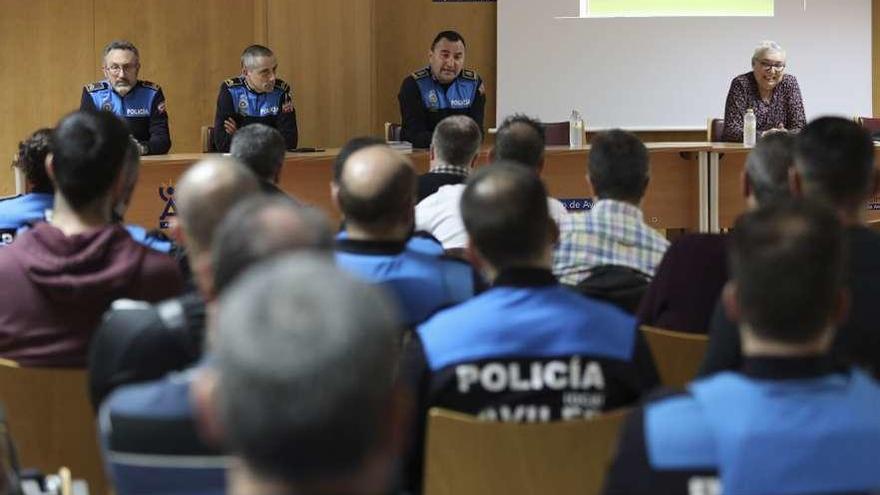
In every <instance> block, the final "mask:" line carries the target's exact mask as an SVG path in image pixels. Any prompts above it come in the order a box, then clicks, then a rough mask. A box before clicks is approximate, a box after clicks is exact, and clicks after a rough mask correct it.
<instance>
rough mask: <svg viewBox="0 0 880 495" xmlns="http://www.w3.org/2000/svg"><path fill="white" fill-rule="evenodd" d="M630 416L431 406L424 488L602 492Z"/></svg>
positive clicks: (428, 491)
mask: <svg viewBox="0 0 880 495" xmlns="http://www.w3.org/2000/svg"><path fill="white" fill-rule="evenodd" d="M624 417H625V412H624V411H619V412H613V413H609V414H606V415H602V416H599V417H596V418H594V419H589V420H578V421H560V422H554V423H533V424H517V423H503V422H489V421H480V420H478V419H477V418H475V417H473V416H468V415H466V414H460V413H456V412H452V411H447V410H443V409H431V410H430V411H429V412H428V429H427V440H426V446H425V477H424V493H425V495H447V494H448V495H453V494H454V495H468V494H486V493H503V494H505V495H517V494H545V493H580V494H586V495H589V494H595V493H599V491H600V490H601V487H602V483H603V481H604V479H605V471H606V470H607V468H608V465H609V463H610V462H611V458H612V456H613V455H614V450H615V447H616V445H617V434H618V431H619V429H620V426H621V424H622V422H623V418H624Z"/></svg>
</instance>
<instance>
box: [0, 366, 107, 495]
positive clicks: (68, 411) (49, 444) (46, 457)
mask: <svg viewBox="0 0 880 495" xmlns="http://www.w3.org/2000/svg"><path fill="white" fill-rule="evenodd" d="M0 401H2V402H3V404H4V405H5V407H6V412H7V419H8V423H9V432H10V433H11V435H12V438H13V439H15V444H16V447H17V449H18V456H19V461H20V462H19V463H20V465H21V466H22V468H36V469H39V470H41V471H42V472H44V473H53V472H56V471H57V470H58V468H59V467H61V466H67V467H68V468H70V470H71V471H72V473H73V476H74V477H75V478H83V479H85V480H86V481H87V482H88V484H89V492H90V493H95V494H104V493H107V481H106V478H105V475H104V468H103V466H102V464H101V455H100V450H99V448H98V437H97V432H96V428H95V417H94V415H93V412H92V406H91V405H90V404H89V396H88V380H87V375H86V371H85V370H80V369H56V368H19V367H17V366H15V365H14V363H12V364H11V363H9V362H8V361H7V362H0Z"/></svg>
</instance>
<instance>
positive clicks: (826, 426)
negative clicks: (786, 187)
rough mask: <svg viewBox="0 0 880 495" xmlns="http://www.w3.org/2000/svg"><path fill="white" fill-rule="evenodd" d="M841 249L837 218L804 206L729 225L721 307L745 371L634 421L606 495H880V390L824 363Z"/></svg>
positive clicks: (840, 310) (643, 411)
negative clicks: (736, 336)
mask: <svg viewBox="0 0 880 495" xmlns="http://www.w3.org/2000/svg"><path fill="white" fill-rule="evenodd" d="M844 238H845V234H844V229H843V228H842V227H841V225H840V222H839V220H838V218H836V216H835V214H834V212H833V211H831V210H830V209H827V208H825V207H823V206H821V205H819V204H817V203H807V202H805V200H796V201H790V202H785V203H781V202H780V203H774V204H772V205H770V206H767V207H764V208H762V209H759V210H757V211H753V212H749V213H746V214H745V215H743V216H742V217H741V218H740V219H739V220H738V221H737V223H736V227H735V228H734V229H733V233H732V236H731V242H730V268H731V276H732V281H731V282H729V283H728V284H727V286H726V287H725V289H724V292H723V295H722V301H723V303H724V307H725V309H726V310H727V312H728V313H729V314H730V316H731V317H732V318H733V319H735V320H737V321H738V322H739V333H740V335H741V337H742V342H743V354H744V355H745V360H744V362H743V365H742V367H741V368H740V369H739V370H737V371H725V372H722V373H718V374H716V375H714V376H711V377H709V378H705V379H702V380H698V381H696V382H694V383H692V384H691V385H690V386H689V387H688V390H687V391H686V392H684V393H681V394H678V395H672V396H667V397H665V398H662V399H659V400H656V401H654V402H652V403H649V404H648V405H647V406H645V407H644V408H640V409H638V410H636V411H635V412H634V413H632V414H631V415H630V417H629V419H628V422H627V424H626V426H625V427H624V431H623V434H622V437H621V444H620V448H619V451H618V456H617V459H616V461H615V462H614V464H613V466H612V468H611V471H610V473H609V477H608V479H607V483H606V488H605V492H606V493H608V494H612V493H613V494H617V493H620V494H624V493H625V494H634V495H637V494H648V493H650V494H654V493H667V494H673V493H680V494H688V493H691V494H693V493H707V494H708V493H725V494H745V493H754V494H757V493H791V494H805V493H868V492H870V493H874V492H875V491H876V490H877V489H878V488H880V471H878V470H877V461H876V460H877V458H878V455H880V384H878V383H877V382H876V381H874V380H873V379H872V378H871V377H870V376H869V375H868V374H867V373H865V372H864V371H862V370H859V369H856V368H846V367H835V365H834V364H833V361H832V359H831V358H830V356H829V354H828V350H829V348H830V345H831V342H832V340H833V336H834V328H835V327H836V326H837V325H838V324H839V323H841V322H842V321H843V320H844V317H845V314H846V308H847V306H848V293H847V291H846V290H845V289H844V288H843V286H844V273H845V272H844V266H845V262H844V252H845V250H846V249H845V243H844ZM718 477H720V480H719V479H718ZM719 485H720V486H719ZM719 488H720V491H719Z"/></svg>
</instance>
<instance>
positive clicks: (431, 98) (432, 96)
mask: <svg viewBox="0 0 880 495" xmlns="http://www.w3.org/2000/svg"><path fill="white" fill-rule="evenodd" d="M428 103H430V104H431V108H437V107H438V106H439V103H440V99H439V98H437V92H436V91H434V90H433V89H432V90H431V92H430V93H428Z"/></svg>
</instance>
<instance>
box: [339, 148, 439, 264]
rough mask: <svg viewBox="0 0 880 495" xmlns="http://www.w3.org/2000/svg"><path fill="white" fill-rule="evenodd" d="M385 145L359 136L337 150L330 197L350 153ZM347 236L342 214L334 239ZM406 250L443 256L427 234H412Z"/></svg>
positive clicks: (417, 232)
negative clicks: (340, 223)
mask: <svg viewBox="0 0 880 495" xmlns="http://www.w3.org/2000/svg"><path fill="white" fill-rule="evenodd" d="M386 145H387V143H386V142H385V140H383V139H379V138H377V137H372V136H360V137H355V138H352V139H349V140H348V142H346V143H345V144H344V145H343V146H342V148H339V154H338V155H336V159H335V160H334V161H333V181H332V182H331V183H330V192H331V195H332V194H334V193H333V191H334V190H338V188H339V179H340V177H341V176H342V168H343V166H344V165H345V162H346V161H348V157H349V156H351V155H352V153H354V152H356V151H359V150H362V149H364V148H369V147H370V146H386ZM347 236H348V234H347V233H346V232H345V218H344V214H343V220H342V225H341V226H340V229H339V233H338V234H337V236H336V238H337V239H345V238H346V237H347ZM406 248H407V249H409V250H414V251H418V252H420V253H425V254H430V255H434V256H441V255H443V254H444V251H443V246H442V245H441V244H440V241H438V240H437V239H435V238H434V236H432V235H431V234H430V233H428V232H420V231H416V232H413V234H412V236H411V237H410V238H409V240H408V241H407V243H406Z"/></svg>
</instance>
